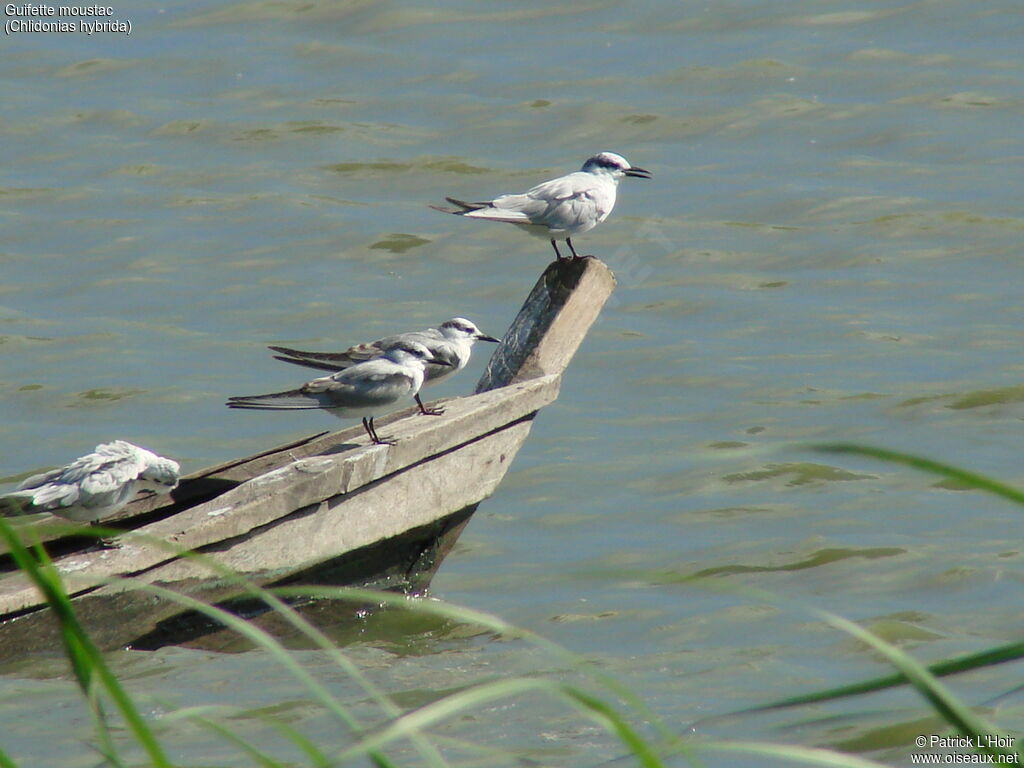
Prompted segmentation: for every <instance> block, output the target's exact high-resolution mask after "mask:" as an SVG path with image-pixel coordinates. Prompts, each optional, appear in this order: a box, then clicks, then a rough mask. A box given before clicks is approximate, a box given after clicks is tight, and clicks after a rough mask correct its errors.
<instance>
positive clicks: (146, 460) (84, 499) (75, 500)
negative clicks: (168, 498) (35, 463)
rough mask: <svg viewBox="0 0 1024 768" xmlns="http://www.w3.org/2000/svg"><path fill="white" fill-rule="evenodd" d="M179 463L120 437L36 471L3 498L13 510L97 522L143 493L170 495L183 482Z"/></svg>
mask: <svg viewBox="0 0 1024 768" xmlns="http://www.w3.org/2000/svg"><path fill="white" fill-rule="evenodd" d="M179 471H180V467H179V466H178V463H177V462H176V461H172V460H171V459H165V458H164V457H163V456H157V455H156V454H155V453H153V452H151V451H147V450H146V449H145V448H139V446H137V445H132V444H131V443H128V442H125V441H124V440H115V441H113V442H111V443H103V444H101V445H97V446H96V450H95V452H93V453H90V454H88V455H86V456H82V457H81V458H78V459H75V460H74V461H73V462H71V463H70V464H68V465H67V466H66V467H60V468H59V469H52V470H50V471H49V472H43V473H41V474H38V475H33V476H32V477H30V478H28V479H27V480H25V481H23V482H22V483H21V485H19V486H18V488H17V489H16V490H15V491H13V492H11V493H9V494H7V495H5V496H2V497H0V509H3V510H4V511H5V512H6V513H8V514H19V515H25V514H32V513H33V512H50V513H52V514H54V515H57V516H59V517H63V518H65V519H67V520H73V521H75V522H86V521H88V522H90V523H96V522H98V521H99V520H101V519H103V518H106V517H110V516H111V515H113V514H114V513H115V512H117V511H118V510H120V509H121V508H122V507H124V506H125V505H126V504H127V503H128V502H129V501H131V500H132V498H133V497H134V496H135V494H136V493H138V492H139V491H152V492H153V493H158V494H160V493H170V492H171V491H172V490H173V489H174V488H175V486H177V485H178V473H179Z"/></svg>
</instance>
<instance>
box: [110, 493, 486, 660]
mask: <svg viewBox="0 0 1024 768" xmlns="http://www.w3.org/2000/svg"><path fill="white" fill-rule="evenodd" d="M477 506H478V505H477V504H473V505H471V506H469V507H466V508H465V509H461V510H459V511H458V512H456V513H454V514H452V515H449V516H448V517H446V518H444V519H442V520H439V521H437V522H435V523H433V524H431V525H426V526H422V527H420V528H414V529H412V530H410V531H408V532H407V533H406V534H404V535H402V536H398V537H395V538H393V539H388V540H387V541H382V542H379V543H377V544H374V545H373V546H369V547H363V548H361V549H357V550H354V551H352V552H347V553H345V554H344V555H341V556H339V557H336V558H334V559H333V560H329V561H327V562H324V563H319V564H317V565H315V566H313V567H312V568H308V569H306V570H303V571H300V572H298V573H295V574H291V575H289V576H287V577H285V578H283V579H280V580H278V581H274V582H271V583H270V584H268V585H267V586H268V587H277V586H294V585H320V586H357V587H367V588H372V589H387V590H390V591H395V592H404V593H407V594H419V593H421V592H423V591H424V590H425V589H426V588H427V587H428V586H429V584H430V580H431V579H432V578H433V576H434V573H436V572H437V569H438V567H439V566H440V565H441V562H442V561H443V560H444V558H445V557H446V556H447V555H448V553H449V552H450V551H451V549H452V547H454V545H455V542H456V541H457V539H458V537H459V534H460V533H461V532H462V529H463V528H464V527H465V525H466V524H467V523H468V522H469V518H470V517H471V516H472V514H473V512H475V511H476V508H477ZM287 602H288V603H289V604H291V605H292V606H293V607H295V608H296V609H297V610H298V611H299V612H300V613H304V610H303V609H304V607H306V606H310V605H313V604H314V603H316V604H317V608H316V611H315V613H316V614H317V615H318V616H319V617H320V619H319V621H324V619H325V615H326V616H328V617H330V621H331V623H332V624H335V625H336V624H338V623H339V622H345V621H353V620H355V619H358V618H362V617H363V616H365V613H366V611H367V610H373V609H376V608H377V606H375V605H367V604H365V603H362V602H358V601H351V600H332V601H324V600H311V599H292V600H288V601H287ZM325 603H329V604H330V605H331V608H330V610H329V611H328V612H327V613H326V614H325ZM216 605H217V606H218V607H219V608H223V609H224V610H226V611H230V612H231V613H233V614H235V615H237V616H241V617H242V618H244V619H246V620H248V621H250V622H252V623H254V624H256V626H261V625H262V623H264V622H262V621H261V617H263V616H265V615H268V613H269V612H270V611H271V609H270V607H269V606H268V605H267V604H266V603H264V602H263V600H261V599H260V598H258V597H251V596H241V597H235V598H229V599H227V600H222V601H220V602H218V603H216ZM268 621H269V623H272V624H274V635H275V636H276V637H278V639H287V638H282V634H281V633H282V630H284V631H285V633H286V634H288V635H291V637H290V642H289V645H290V646H292V647H301V646H308V647H314V646H313V645H312V644H310V643H309V642H308V641H304V640H303V638H302V637H301V635H299V634H298V633H296V632H295V630H294V628H290V627H289V625H286V624H285V623H284V622H281V621H280V620H279V619H278V618H277V617H276V616H273V615H271V616H269V620H268ZM168 645H184V646H188V647H190V648H202V649H206V650H227V649H228V648H229V647H230V649H231V650H242V648H240V647H239V642H238V637H237V636H236V635H235V633H234V632H233V631H231V630H228V629H226V628H225V627H224V626H223V625H221V624H220V623H219V622H217V621H214V620H212V619H210V618H209V617H207V616H206V615H205V614H202V613H200V612H198V611H182V612H180V613H177V614H175V615H174V616H171V617H169V618H167V619H164V620H162V621H160V622H158V623H157V625H156V626H155V627H154V628H153V629H152V630H150V631H148V632H146V633H144V634H142V635H140V636H138V637H136V638H135V639H133V640H128V641H127V642H126V646H127V647H128V648H130V649H132V650H139V651H153V650H157V649H158V648H163V647H165V646H168ZM242 645H244V646H246V649H248V647H249V646H248V643H242Z"/></svg>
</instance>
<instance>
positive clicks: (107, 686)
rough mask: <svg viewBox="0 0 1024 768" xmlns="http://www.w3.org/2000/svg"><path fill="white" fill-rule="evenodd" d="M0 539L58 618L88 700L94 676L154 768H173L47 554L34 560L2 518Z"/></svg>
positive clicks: (106, 742)
mask: <svg viewBox="0 0 1024 768" xmlns="http://www.w3.org/2000/svg"><path fill="white" fill-rule="evenodd" d="M0 536H2V537H3V539H4V540H5V542H6V543H7V548H8V551H9V552H10V554H11V557H12V558H13V559H14V561H15V563H16V564H17V565H18V567H19V568H20V569H21V570H22V572H23V573H25V574H26V575H27V576H28V577H29V579H30V580H31V581H32V582H33V583H34V584H35V585H36V587H37V588H38V589H39V591H40V592H42V594H43V597H44V598H45V600H46V603H47V605H48V606H49V608H50V610H51V611H52V612H53V614H54V615H55V616H56V618H57V621H58V622H59V625H60V627H61V634H62V637H63V638H64V643H65V647H66V649H67V652H68V657H69V659H70V660H71V663H72V668H73V671H74V673H75V676H76V678H77V679H78V682H79V685H80V686H81V688H82V691H83V693H84V694H85V696H86V697H87V699H89V700H90V701H92V700H93V699H92V695H91V689H92V681H93V678H94V676H95V678H96V679H97V680H98V681H99V682H100V683H102V685H103V688H104V690H105V691H106V693H107V695H108V696H110V698H111V699H112V700H113V702H114V704H115V706H117V708H118V710H119V711H120V712H121V716H122V717H123V718H124V719H125V721H126V722H127V724H128V727H129V728H130V730H131V731H132V733H133V735H134V736H135V738H136V740H137V741H138V742H139V744H140V745H141V746H142V747H143V749H144V750H145V751H146V753H147V755H149V759H150V762H151V763H152V765H153V766H154V768H172V766H171V763H170V761H169V760H168V759H167V757H166V756H165V755H164V752H163V749H162V748H161V747H160V744H159V742H158V741H157V739H156V736H155V735H154V734H153V732H152V730H151V729H150V728H149V726H148V725H147V724H146V721H145V720H144V719H143V717H142V715H141V714H140V713H139V711H138V709H137V708H136V707H135V703H134V702H133V701H132V700H131V697H129V696H128V694H127V692H126V691H125V690H124V689H123V688H122V687H121V684H120V683H119V682H118V680H117V678H116V677H115V676H114V675H113V673H112V672H111V671H110V668H109V667H108V666H107V663H106V660H105V659H104V658H103V655H102V654H101V653H100V652H99V649H97V648H96V646H95V644H94V643H93V642H92V640H91V639H90V638H89V636H88V634H86V632H85V630H84V628H83V627H82V625H81V624H80V623H79V621H78V617H77V615H76V614H75V611H74V609H73V608H72V606H71V598H70V597H69V596H68V594H67V591H66V590H65V589H64V585H63V583H62V582H61V580H60V576H59V574H58V573H57V571H56V569H55V568H54V567H53V564H52V563H50V562H49V558H48V557H47V556H46V553H45V550H43V549H42V547H37V552H38V555H37V556H38V558H39V559H38V560H37V557H33V556H32V554H30V553H29V551H28V550H27V549H26V548H25V546H24V544H22V542H21V539H20V538H19V537H18V535H17V533H16V532H15V531H14V530H13V529H12V528H11V526H10V525H9V524H8V523H7V521H6V520H4V519H2V518H0ZM40 561H41V562H43V563H45V564H46V566H47V567H45V568H44V567H43V566H41V565H40ZM107 733H108V730H107V729H106V728H101V729H100V737H101V741H103V751H104V752H106V751H107V750H113V742H112V740H110V739H109V738H107V735H106V734H107ZM105 757H107V758H108V759H111V760H113V761H114V762H115V764H119V763H118V762H117V761H116V758H115V755H114V754H113V753H112V752H111V754H109V755H105Z"/></svg>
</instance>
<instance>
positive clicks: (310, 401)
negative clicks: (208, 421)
mask: <svg viewBox="0 0 1024 768" xmlns="http://www.w3.org/2000/svg"><path fill="white" fill-rule="evenodd" d="M427 363H433V364H435V365H441V366H444V365H451V363H449V362H447V361H444V360H441V359H439V358H436V357H434V356H433V355H431V354H430V350H429V349H427V348H426V347H425V346H423V345H422V344H419V343H417V342H415V341H406V342H402V343H399V344H395V345H393V346H392V347H391V348H390V349H388V350H387V351H386V352H385V353H384V354H383V355H381V356H380V357H374V358H372V359H370V360H364V361H363V362H361V363H355V364H354V365H352V366H350V367H348V368H345V369H344V370H341V371H338V372H337V373H334V374H331V375H330V376H322V377H320V378H318V379H313V380H312V381H307V382H306V383H305V384H303V385H302V386H301V387H299V388H298V389H293V390H289V391H287V392H274V393H271V394H269V395H244V396H241V397H231V398H228V402H227V406H228V407H229V408H252V409H256V410H271V411H293V410H307V409H312V408H319V409H322V410H325V411H330V412H331V413H333V414H334V415H335V416H337V417H338V418H340V419H349V418H361V419H362V421H363V428H364V429H365V430H366V434H367V435H369V436H370V439H371V440H372V441H373V442H375V443H377V444H379V445H394V441H393V440H388V439H386V438H381V437H379V436H378V435H377V430H376V429H374V426H373V418H374V416H379V415H380V414H382V413H386V412H387V411H390V410H392V409H394V407H395V406H396V405H397V404H398V403H399V402H400V401H402V400H405V399H406V398H411V397H414V396H415V395H417V394H418V393H419V391H420V387H421V386H423V376H424V371H425V367H426V365H427Z"/></svg>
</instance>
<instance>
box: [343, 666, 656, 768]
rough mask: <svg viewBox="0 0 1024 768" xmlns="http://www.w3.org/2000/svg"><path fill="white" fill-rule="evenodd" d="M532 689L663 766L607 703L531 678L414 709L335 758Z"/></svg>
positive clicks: (648, 764) (648, 765) (643, 759)
mask: <svg viewBox="0 0 1024 768" xmlns="http://www.w3.org/2000/svg"><path fill="white" fill-rule="evenodd" d="M531 692H541V693H546V694H549V695H551V696H555V697H556V698H560V699H562V700H565V701H568V702H570V703H572V704H573V705H574V706H575V707H576V708H577V709H578V710H579V711H581V712H583V713H585V714H587V715H588V716H589V717H590V718H591V719H593V720H595V721H597V722H598V723H600V724H601V725H602V726H603V727H604V728H605V729H606V730H608V731H609V732H610V733H612V734H613V735H615V736H618V737H619V738H620V739H621V740H622V741H623V743H624V744H626V746H628V747H629V748H630V750H631V752H632V754H633V755H634V756H636V757H637V759H639V760H640V764H641V765H643V766H645V768H663V764H662V762H661V761H660V760H659V759H658V757H657V756H656V755H655V754H654V752H653V751H652V750H650V749H649V748H648V747H647V745H646V744H645V743H644V742H643V741H642V740H641V739H640V737H639V736H638V735H637V734H636V732H635V731H633V729H632V728H630V726H629V725H628V724H627V723H626V722H625V720H623V719H622V717H621V716H620V715H619V714H618V713H616V712H615V711H614V709H612V708H611V707H610V706H609V705H607V704H605V703H604V702H601V701H600V700H599V699H597V698H596V697H594V696H592V695H590V694H587V693H584V692H582V691H580V690H579V689H577V688H574V687H573V686H567V685H565V684H563V683H559V682H556V681H554V680H548V679H546V678H533V677H517V678H506V679H502V680H497V681H494V682H489V683H481V684H479V685H474V686H472V687H470V688H466V689H465V690H462V691H459V692H457V693H453V694H450V695H448V696H445V697H444V698H441V699H438V700H437V701H434V702H431V703H430V704H427V705H425V706H422V707H419V708H418V709H414V710H413V711H411V712H409V713H408V714H406V715H403V716H402V717H400V718H398V719H397V720H395V721H394V722H392V723H390V724H389V725H387V726H385V727H384V728H382V729H380V730H378V731H376V732H374V733H372V734H370V735H368V736H367V737H366V738H364V739H363V740H362V741H361V742H360V743H358V744H356V745H355V746H353V747H351V748H349V749H347V750H345V751H344V752H342V753H340V754H339V755H338V756H337V758H336V760H337V762H339V763H344V762H346V761H347V760H351V759H353V758H355V757H358V756H360V755H362V754H365V753H366V751H367V750H371V749H378V748H380V747H383V746H385V745H387V744H390V743H392V742H394V741H397V740H399V739H405V738H407V737H408V734H409V733H411V732H416V731H421V730H423V729H425V728H428V727H430V726H432V725H434V724H436V723H439V722H442V721H444V720H446V719H448V718H451V717H454V716H455V715H457V714H459V713H461V712H464V711H466V710H475V709H478V708H479V707H481V706H484V705H486V704H489V703H491V702H492V701H495V700H497V699H506V698H509V697H512V696H517V695H520V694H524V693H531Z"/></svg>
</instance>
